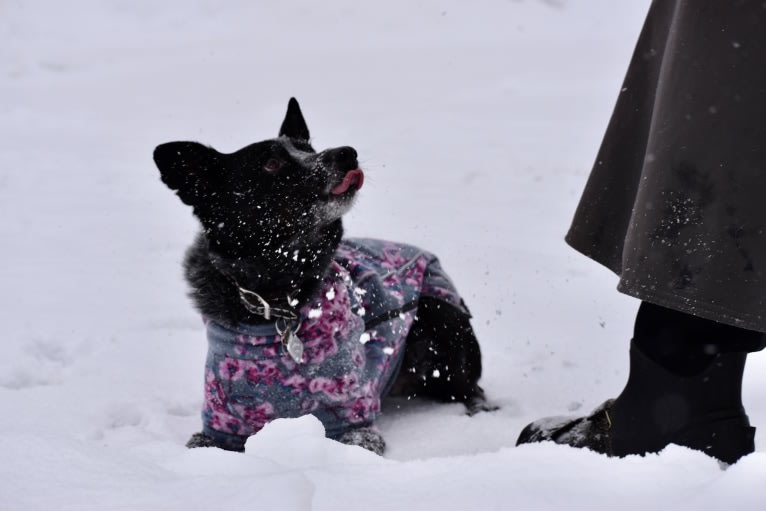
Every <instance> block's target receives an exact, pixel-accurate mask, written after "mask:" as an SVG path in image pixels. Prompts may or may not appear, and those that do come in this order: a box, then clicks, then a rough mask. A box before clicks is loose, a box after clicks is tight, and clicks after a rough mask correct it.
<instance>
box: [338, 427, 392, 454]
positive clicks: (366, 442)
mask: <svg viewBox="0 0 766 511" xmlns="http://www.w3.org/2000/svg"><path fill="white" fill-rule="evenodd" d="M338 441H339V442H340V443H342V444H346V445H358V446H359V447H363V448H364V449H367V450H368V451H372V452H374V453H375V454H377V455H378V456H383V453H384V452H386V441H385V440H383V437H382V436H381V434H380V433H378V432H377V431H375V430H374V429H372V428H359V429H352V430H351V431H348V432H347V433H344V434H343V436H341V437H340V438H339V439H338Z"/></svg>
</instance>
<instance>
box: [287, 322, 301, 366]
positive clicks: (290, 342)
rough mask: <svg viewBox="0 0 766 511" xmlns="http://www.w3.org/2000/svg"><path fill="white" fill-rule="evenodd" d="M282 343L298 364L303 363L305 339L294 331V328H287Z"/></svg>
mask: <svg viewBox="0 0 766 511" xmlns="http://www.w3.org/2000/svg"><path fill="white" fill-rule="evenodd" d="M282 344H283V345H284V346H285V347H286V348H287V353H289V354H290V356H291V357H292V358H293V360H295V362H297V363H298V364H302V363H303V341H301V339H300V337H298V335H297V334H296V333H295V332H293V330H292V328H290V327H288V328H285V331H284V333H283V334H282Z"/></svg>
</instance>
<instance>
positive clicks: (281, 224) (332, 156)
mask: <svg viewBox="0 0 766 511" xmlns="http://www.w3.org/2000/svg"><path fill="white" fill-rule="evenodd" d="M154 161H155V163H156V164H157V167H158V168H159V169H160V174H161V176H162V181H163V182H164V183H165V184H166V185H167V186H168V187H169V188H171V189H172V190H175V191H176V193H177V194H178V196H179V197H180V198H181V200H182V201H183V202H184V203H186V204H188V205H190V206H192V208H193V210H194V214H195V215H196V216H197V218H199V220H200V222H201V223H202V227H203V230H204V233H205V236H206V237H207V238H208V240H209V241H210V242H211V244H212V246H213V247H214V248H216V249H217V250H219V251H222V252H224V253H227V254H231V255H243V254H246V253H248V252H251V251H252V250H253V249H255V248H256V247H260V248H262V247H263V244H269V243H271V244H272V246H273V247H274V249H275V250H276V249H277V248H280V247H281V246H285V245H287V244H290V245H292V244H294V241H296V238H301V237H310V236H312V235H316V233H317V232H319V231H321V230H322V228H323V227H326V226H329V225H330V224H333V223H335V222H340V218H341V216H342V215H343V214H345V213H346V212H347V211H348V210H349V209H350V208H351V205H352V203H353V201H354V198H355V196H356V193H357V191H358V190H359V189H360V188H361V187H362V184H363V183H364V173H363V172H362V170H361V169H360V168H359V163H358V161H357V154H356V151H355V150H354V149H353V148H352V147H338V148H334V149H327V150H325V151H322V152H320V153H317V152H316V151H314V149H313V147H311V144H310V143H309V130H308V127H307V126H306V121H305V120H304V118H303V114H302V113H301V110H300V107H299V106H298V102H297V101H296V100H295V98H291V99H290V102H289V104H288V106H287V114H286V115H285V119H284V121H283V123H282V127H281V128H280V130H279V137H278V138H274V139H270V140H264V141H263V142H257V143H255V144H251V145H249V146H247V147H244V148H242V149H240V150H238V151H235V152H233V153H230V154H223V153H219V152H218V151H216V150H215V149H213V148H211V147H207V146H204V145H202V144H199V143H197V142H169V143H167V144H162V145H160V146H158V147H157V149H155V151H154Z"/></svg>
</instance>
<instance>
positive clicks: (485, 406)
mask: <svg viewBox="0 0 766 511" xmlns="http://www.w3.org/2000/svg"><path fill="white" fill-rule="evenodd" d="M499 409H500V407H499V406H497V405H495V404H492V403H490V402H488V401H487V400H486V398H484V396H475V397H472V398H471V399H469V400H468V401H466V402H465V414H466V415H468V416H469V417H473V416H474V415H476V414H477V413H480V412H494V411H496V410H499Z"/></svg>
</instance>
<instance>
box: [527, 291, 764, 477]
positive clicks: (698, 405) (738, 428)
mask: <svg viewBox="0 0 766 511" xmlns="http://www.w3.org/2000/svg"><path fill="white" fill-rule="evenodd" d="M763 346H764V335H763V334H761V333H760V332H753V331H749V330H744V329H740V328H736V327H732V326H728V325H723V324H720V323H716V322H713V321H708V320H704V319H701V318H698V317H695V316H691V315H689V314H684V313H680V312H677V311H673V310H670V309H666V308H663V307H659V306H656V305H652V304H648V303H642V305H641V307H640V308H639V312H638V314H637V317H636V327H635V337H634V340H633V342H632V345H631V350H630V375H629V377H628V382H627V384H626V385H625V388H624V389H623V391H622V393H621V394H620V395H619V397H617V399H614V400H609V401H607V402H606V403H604V404H603V405H601V406H600V407H599V408H598V409H597V410H596V411H595V412H594V413H593V414H592V415H591V416H589V417H584V418H578V419H569V420H559V421H553V420H550V419H543V420H541V421H537V422H534V423H532V424H530V425H529V426H527V427H526V428H525V429H524V431H522V433H521V435H520V436H519V440H518V443H519V444H523V443H530V442H539V441H545V440H551V441H554V442H557V443H561V444H567V445H572V446H574V447H585V448H589V449H592V450H595V451H598V452H602V453H605V454H608V455H611V456H626V455H629V454H645V453H648V452H657V451H659V450H662V449H663V448H664V447H665V446H667V445H668V444H670V443H674V444H679V445H684V446H687V447H690V448H693V449H697V450H701V451H703V452H705V453H707V454H709V455H711V456H713V457H716V458H718V459H720V460H722V461H725V462H727V463H733V462H735V461H736V460H737V459H739V458H740V457H742V456H744V455H746V454H748V453H750V452H752V451H753V450H754V445H753V438H754V433H755V429H754V428H751V427H750V424H749V422H748V419H747V416H746V415H745V411H744V408H743V407H742V399H741V388H742V374H743V371H744V366H745V358H746V357H747V353H748V352H751V351H757V350H759V349H762V348H763Z"/></svg>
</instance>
